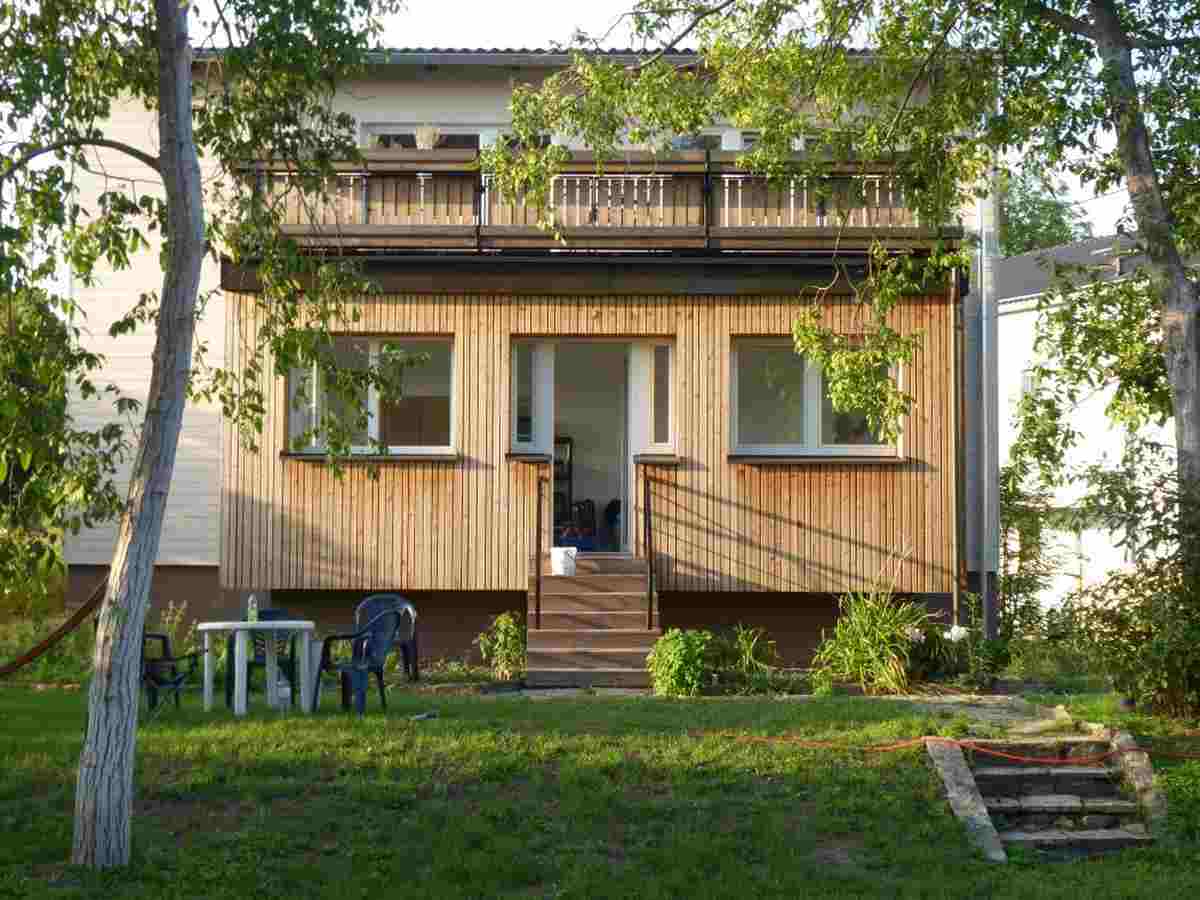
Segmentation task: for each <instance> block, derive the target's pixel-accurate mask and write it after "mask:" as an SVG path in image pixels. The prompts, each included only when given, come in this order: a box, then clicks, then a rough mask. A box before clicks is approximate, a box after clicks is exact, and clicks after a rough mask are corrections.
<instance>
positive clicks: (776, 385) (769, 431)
mask: <svg viewBox="0 0 1200 900" xmlns="http://www.w3.org/2000/svg"><path fill="white" fill-rule="evenodd" d="M804 369H805V365H804V358H803V357H802V356H800V355H799V354H798V353H796V352H795V351H794V350H792V349H791V348H790V347H782V346H780V347H772V346H755V345H753V344H743V345H740V346H739V347H738V351H737V436H738V443H739V444H740V445H743V446H747V445H754V444H768V445H769V444H786V445H800V444H803V443H804Z"/></svg>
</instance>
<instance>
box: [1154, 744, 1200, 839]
mask: <svg viewBox="0 0 1200 900" xmlns="http://www.w3.org/2000/svg"><path fill="white" fill-rule="evenodd" d="M1155 780H1156V781H1157V782H1158V783H1159V785H1160V787H1161V788H1162V790H1163V793H1165V794H1166V796H1167V825H1168V827H1169V828H1170V829H1171V831H1172V832H1174V836H1175V838H1176V839H1178V840H1183V841H1188V842H1190V843H1193V844H1194V843H1195V842H1196V841H1198V840H1200V762H1198V761H1190V762H1185V763H1181V764H1179V765H1176V766H1172V767H1170V768H1168V769H1166V771H1163V772H1160V773H1158V774H1156V775H1155Z"/></svg>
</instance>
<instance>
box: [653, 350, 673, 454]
mask: <svg viewBox="0 0 1200 900" xmlns="http://www.w3.org/2000/svg"><path fill="white" fill-rule="evenodd" d="M670 442H671V348H670V347H668V346H666V345H665V344H660V345H658V346H656V347H655V348H654V443H656V444H669V443H670Z"/></svg>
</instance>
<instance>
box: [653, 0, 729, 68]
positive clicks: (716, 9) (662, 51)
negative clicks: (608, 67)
mask: <svg viewBox="0 0 1200 900" xmlns="http://www.w3.org/2000/svg"><path fill="white" fill-rule="evenodd" d="M735 2H736V0H722V2H721V3H718V4H717V5H716V6H710V7H709V8H708V9H706V10H704V12H701V13H697V14H696V17H695V18H694V19H692V21H691V23H690V24H689V25H688V27H687V28H685V29H683V31H681V32H679V34H677V35H675V37H673V38H671V40H669V41H668V42H667V43H665V44H663V45H662V46H661V47H659V48H658V50H656V51H655V52H654V54H653V55H651V56H650V58H649V59H647V60H644V61H643V62H640V63H638V64H637V65H635V66H630V69H631V70H632V71H634V72H637V71H640V70H642V69H644V68H646V67H647V66H649V65H652V64H653V63H655V62H657V61H658V60H660V59H662V58H663V56H665V55H666V54H668V53H670V52H671V51H672V50H674V49H675V48H676V47H677V46H678V45H679V42H680V41H682V40H683V39H684V38H686V37H687V36H688V35H689V34H691V33H692V32H693V31H695V30H696V29H697V28H699V27H700V23H701V22H703V21H704V20H705V19H707V18H710V17H712V16H715V15H716V14H717V13H720V12H724V11H725V10H726V9H728V8H729V7H731V6H733V4H734V3H735Z"/></svg>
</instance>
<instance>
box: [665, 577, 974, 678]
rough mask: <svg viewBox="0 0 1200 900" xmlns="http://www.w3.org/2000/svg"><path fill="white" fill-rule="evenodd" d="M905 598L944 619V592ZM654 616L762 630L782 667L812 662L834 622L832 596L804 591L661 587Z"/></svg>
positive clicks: (677, 623)
mask: <svg viewBox="0 0 1200 900" xmlns="http://www.w3.org/2000/svg"><path fill="white" fill-rule="evenodd" d="M906 599H913V600H918V601H923V602H924V603H925V605H926V606H927V607H928V608H929V610H930V611H931V612H936V613H939V614H940V615H941V616H942V620H943V621H945V622H946V623H947V624H949V622H950V610H951V608H952V606H953V598H952V596H951V595H950V594H915V595H911V597H906ZM658 608H659V616H660V618H661V620H662V627H663V630H664V631H665V630H666V629H668V628H708V629H726V628H730V629H731V628H733V626H735V625H739V624H740V625H746V626H748V627H751V628H765V629H766V632H767V639H768V640H771V641H774V642H775V649H776V650H777V651H778V653H779V656H780V660H781V662H782V663H783V664H784V665H787V666H807V665H808V664H809V663H810V662H811V661H812V656H813V653H814V652H815V651H816V649H817V645H818V644H820V643H821V632H822V631H826V632H831V631H832V630H833V625H834V623H835V622H836V621H837V613H838V598H837V596H836V595H834V594H810V593H716V592H710V591H693V592H687V593H685V592H678V591H664V592H663V593H661V594H659V597H658Z"/></svg>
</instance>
